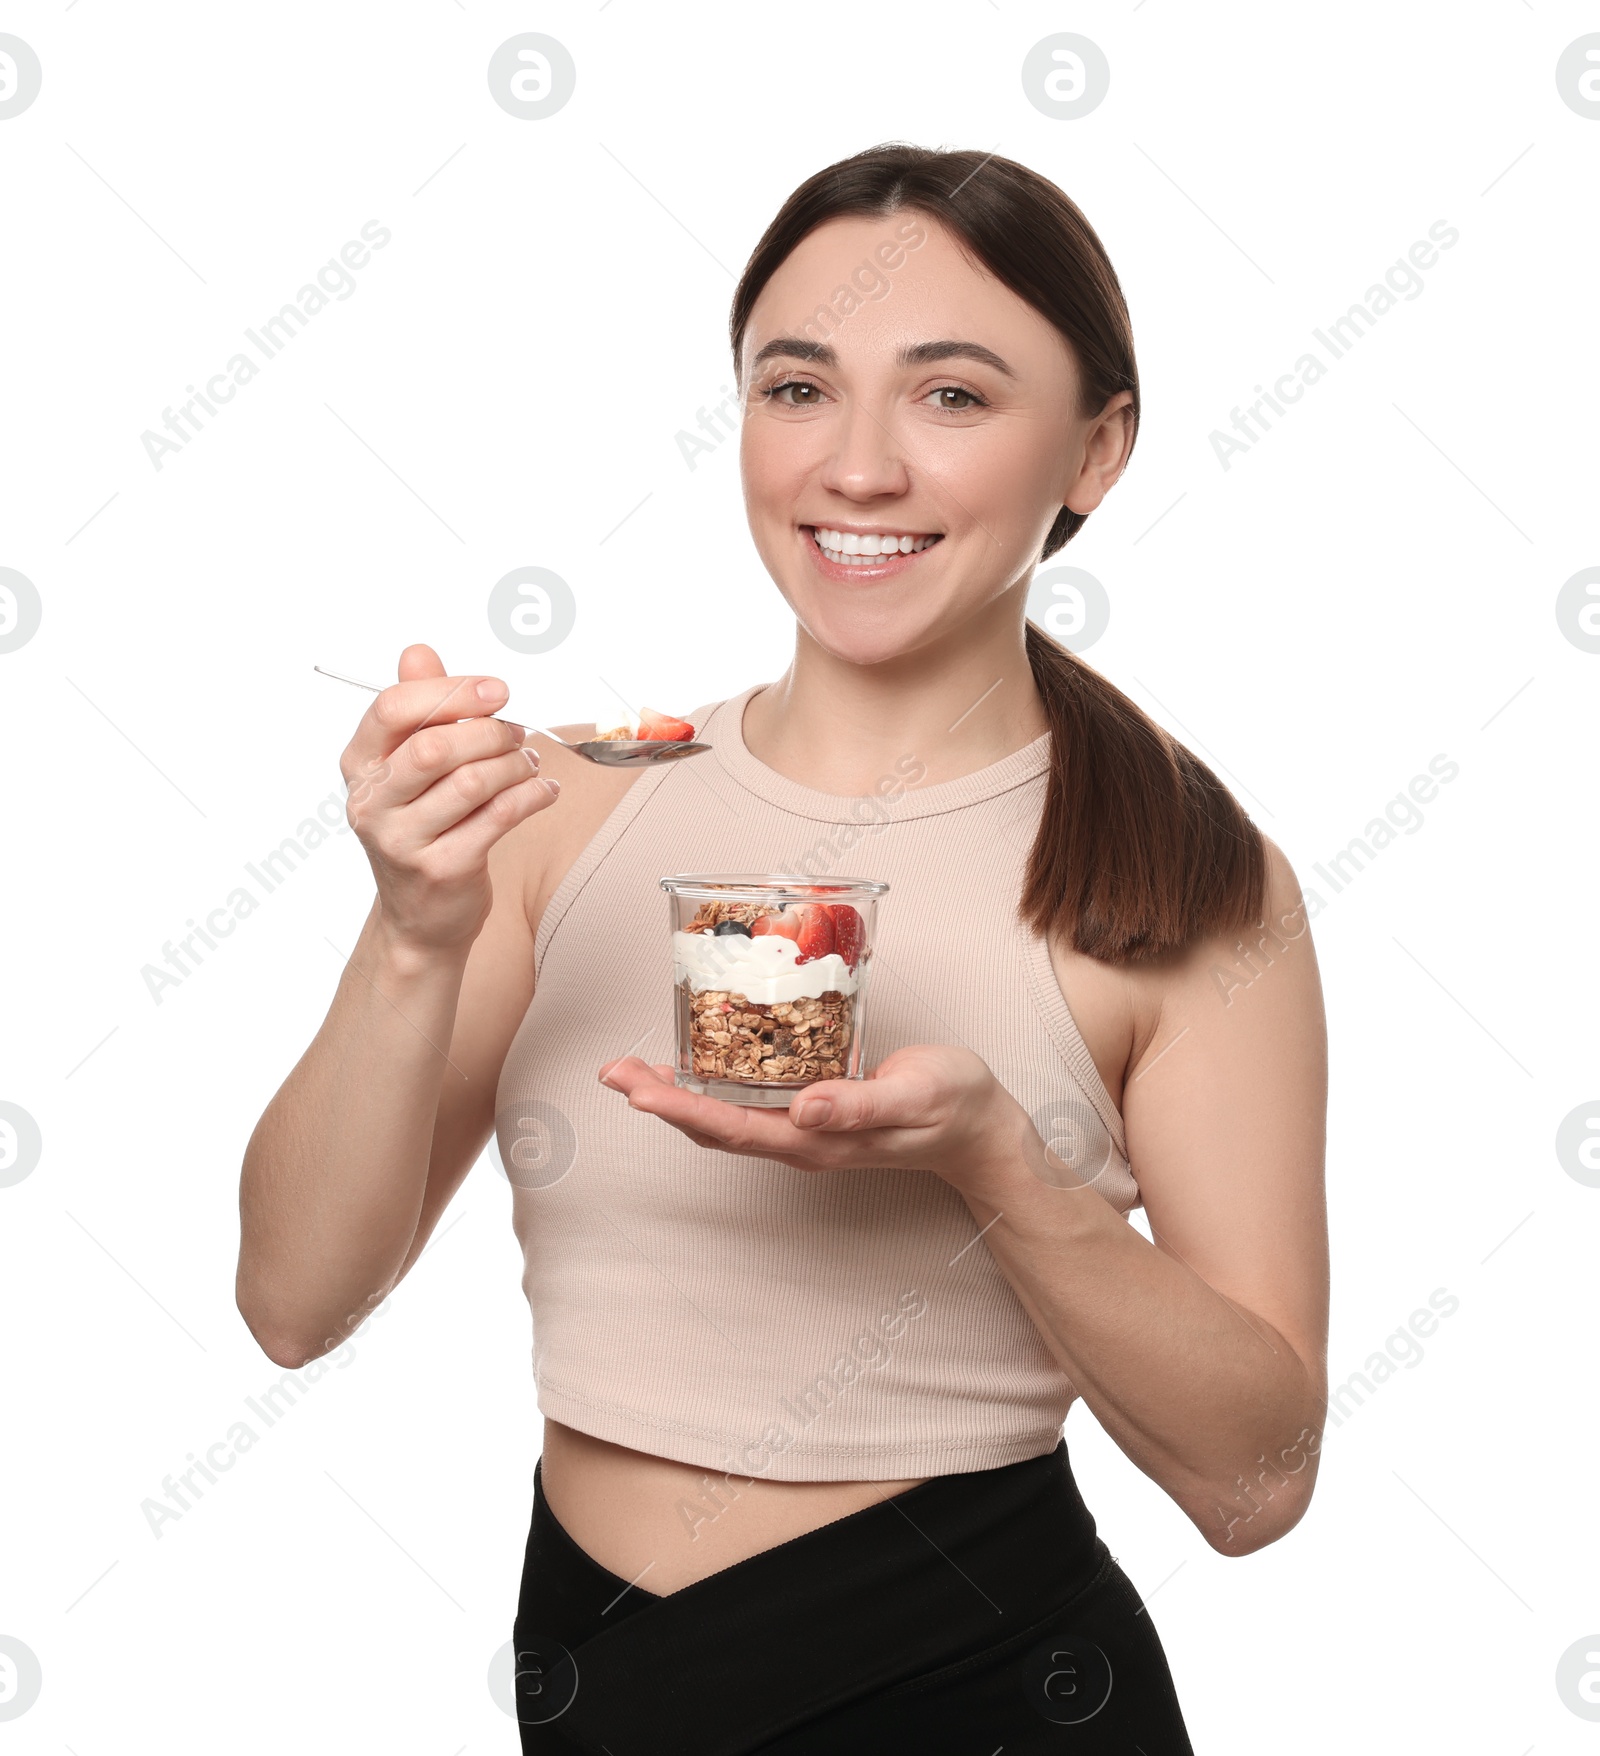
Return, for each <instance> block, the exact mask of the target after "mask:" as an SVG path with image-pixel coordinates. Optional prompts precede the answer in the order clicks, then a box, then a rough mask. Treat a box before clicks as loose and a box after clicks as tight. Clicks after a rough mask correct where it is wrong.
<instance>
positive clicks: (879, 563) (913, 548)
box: [802, 525, 944, 577]
mask: <svg viewBox="0 0 1600 1756" xmlns="http://www.w3.org/2000/svg"><path fill="white" fill-rule="evenodd" d="M802 529H803V530H804V531H805V534H806V536H807V538H808V540H809V546H810V548H811V552H812V556H813V558H814V559H815V560H817V561H818V562H819V563H820V564H821V565H822V570H823V572H825V573H835V574H836V575H844V574H868V575H871V576H874V577H880V576H882V575H885V574H888V573H898V572H900V571H901V570H902V569H903V568H905V567H907V566H909V565H910V564H911V562H912V560H913V559H914V557H916V556H917V555H920V554H922V553H923V552H924V551H925V550H927V549H931V548H932V547H933V546H934V544H935V543H938V542H942V541H943V540H944V533H943V532H942V531H934V532H928V531H897V530H836V529H833V528H831V527H830V526H828V525H805V526H803V527H802Z"/></svg>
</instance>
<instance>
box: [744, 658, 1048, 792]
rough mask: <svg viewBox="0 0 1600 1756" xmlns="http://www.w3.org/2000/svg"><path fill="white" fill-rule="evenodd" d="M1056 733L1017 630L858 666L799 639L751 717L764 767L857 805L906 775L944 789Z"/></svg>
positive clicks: (751, 744)
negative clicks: (910, 759)
mask: <svg viewBox="0 0 1600 1756" xmlns="http://www.w3.org/2000/svg"><path fill="white" fill-rule="evenodd" d="M1048 730H1049V722H1048V721H1047V719H1046V717H1045V712H1044V706H1043V703H1042V702H1041V700H1040V698H1039V691H1038V689H1037V687H1036V686H1035V684H1034V680H1033V670H1032V667H1031V666H1030V665H1029V663H1028V655H1027V649H1026V647H1025V646H1024V645H1023V641H1022V637H1021V631H1020V630H1018V632H1017V635H1016V638H1015V640H1014V642H1013V641H1009V640H1008V641H1007V642H1005V643H1004V644H1002V643H1001V642H1000V641H991V642H987V643H984V644H982V645H980V646H977V647H970V646H969V648H968V650H967V651H965V652H963V653H952V654H950V655H948V656H947V657H943V658H940V659H937V660H932V659H930V658H929V656H928V654H926V653H916V654H911V655H907V656H906V657H905V658H903V659H898V660H894V661H892V662H889V663H885V664H881V665H871V666H864V665H856V664H851V663H849V662H848V661H845V660H841V659H838V658H836V657H835V656H834V655H832V654H831V653H827V652H825V651H823V649H822V648H821V647H820V646H818V645H817V644H816V642H815V641H814V640H812V639H811V638H810V636H809V635H808V634H807V633H806V632H805V630H804V629H803V628H802V629H800V630H799V631H798V634H797V638H796V642H795V655H794V659H793V661H792V662H791V663H790V666H789V668H788V670H787V671H785V672H784V674H783V675H782V676H781V677H780V678H779V679H778V680H777V681H776V682H775V683H772V684H770V685H769V686H768V687H766V688H765V689H761V690H758V691H757V692H756V694H754V695H753V696H752V697H751V698H750V701H749V704H748V706H747V707H746V709H745V715H744V726H743V735H744V741H745V745H746V747H747V748H748V749H749V750H750V753H751V754H752V755H753V756H755V757H756V758H757V760H758V761H761V762H763V763H765V764H766V766H767V767H768V768H771V769H774V770H775V771H776V772H777V773H779V774H781V775H784V776H786V777H787V778H788V779H790V780H794V781H797V782H799V783H800V784H801V785H802V786H808V787H814V788H815V789H816V790H817V791H818V792H823V793H836V794H840V795H842V796H845V797H849V798H859V797H863V796H866V795H868V794H871V793H872V792H873V791H874V790H875V788H876V787H877V785H878V783H879V781H880V779H881V778H882V777H884V776H886V775H889V774H903V773H904V769H903V768H898V769H897V768H896V764H897V763H898V762H900V761H901V759H902V758H903V757H905V756H906V755H908V754H909V755H913V756H915V757H916V758H917V760H918V761H919V762H921V763H922V764H923V765H924V766H925V767H926V770H927V772H926V774H925V775H924V776H923V778H922V780H921V781H920V783H919V784H921V785H924V786H933V785H937V784H938V783H939V782H941V781H947V780H955V779H958V778H959V777H960V776H962V775H965V774H971V773H973V772H974V771H975V770H977V769H980V768H986V767H988V766H989V765H990V764H991V763H994V762H999V761H1000V760H1001V759H1002V758H1003V757H1006V756H1009V755H1010V754H1011V753H1012V752H1013V751H1014V750H1020V749H1021V748H1022V747H1023V746H1024V745H1026V744H1030V743H1032V742H1033V740H1034V739H1035V738H1038V737H1039V736H1041V735H1042V734H1043V733H1044V732H1046V731H1048Z"/></svg>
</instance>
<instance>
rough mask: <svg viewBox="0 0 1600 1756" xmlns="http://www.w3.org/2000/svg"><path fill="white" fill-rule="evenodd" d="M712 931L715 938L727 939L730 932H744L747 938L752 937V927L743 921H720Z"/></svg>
mask: <svg viewBox="0 0 1600 1756" xmlns="http://www.w3.org/2000/svg"><path fill="white" fill-rule="evenodd" d="M711 933H712V937H713V938H715V939H726V938H727V937H728V935H729V934H730V933H743V934H744V936H745V938H746V939H748V938H749V937H750V929H749V928H748V927H747V926H746V925H745V924H744V922H743V921H718V922H717V924H716V926H715V927H713V928H712V929H711Z"/></svg>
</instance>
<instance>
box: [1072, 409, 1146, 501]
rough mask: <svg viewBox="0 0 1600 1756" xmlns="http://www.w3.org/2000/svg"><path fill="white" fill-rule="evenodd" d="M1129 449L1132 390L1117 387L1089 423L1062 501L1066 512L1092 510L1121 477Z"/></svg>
mask: <svg viewBox="0 0 1600 1756" xmlns="http://www.w3.org/2000/svg"><path fill="white" fill-rule="evenodd" d="M1132 449H1133V393H1132V391H1128V390H1119V391H1118V392H1117V393H1116V394H1115V395H1114V396H1113V397H1112V398H1111V400H1110V401H1109V402H1108V403H1107V404H1106V406H1105V407H1104V408H1103V409H1101V411H1100V413H1099V414H1098V415H1096V416H1095V417H1094V419H1093V420H1092V421H1091V422H1090V423H1089V424H1088V427H1087V429H1086V431H1085V433H1084V437H1083V450H1082V453H1081V455H1080V456H1079V458H1078V460H1077V469H1076V470H1075V471H1074V473H1073V475H1072V478H1071V479H1070V481H1069V482H1068V483H1067V487H1066V491H1065V492H1064V493H1063V494H1062V496H1061V503H1062V505H1063V506H1065V507H1066V509H1067V510H1068V511H1069V512H1076V513H1080V514H1088V513H1090V512H1093V511H1094V509H1095V508H1096V507H1097V506H1098V505H1099V504H1100V502H1101V501H1102V500H1104V499H1105V497H1106V495H1107V494H1109V493H1110V491H1111V490H1112V489H1113V488H1114V487H1115V486H1116V485H1117V482H1118V481H1119V480H1120V479H1121V476H1122V472H1123V471H1124V470H1125V469H1126V468H1127V467H1128V454H1129V452H1131V451H1132Z"/></svg>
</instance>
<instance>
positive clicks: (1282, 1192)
mask: <svg viewBox="0 0 1600 1756" xmlns="http://www.w3.org/2000/svg"><path fill="white" fill-rule="evenodd" d="M1268 856H1269V893H1268V903H1267V912H1266V920H1267V923H1268V926H1267V930H1266V931H1264V932H1263V931H1260V930H1257V931H1254V932H1252V933H1251V934H1249V935H1248V936H1247V937H1245V938H1244V939H1243V940H1241V941H1235V940H1233V939H1229V940H1227V941H1221V940H1219V941H1214V942H1211V943H1208V944H1204V945H1201V946H1197V947H1195V948H1194V949H1193V950H1192V951H1191V952H1190V953H1188V954H1186V955H1185V956H1184V958H1183V959H1182V960H1181V962H1179V963H1178V964H1176V965H1175V966H1173V967H1171V968H1168V969H1165V970H1163V971H1161V972H1159V973H1153V974H1152V975H1151V976H1149V977H1139V978H1136V979H1135V993H1136V996H1137V995H1138V994H1139V993H1140V992H1141V991H1142V992H1143V993H1144V994H1145V996H1146V998H1147V1004H1145V1005H1144V1006H1142V1007H1141V1006H1140V1005H1139V1001H1138V999H1137V998H1136V1001H1135V1005H1136V1010H1139V1011H1142V1012H1143V1014H1144V1017H1143V1021H1142V1023H1143V1028H1142V1029H1141V1030H1140V1032H1139V1038H1138V1040H1137V1041H1136V1044H1135V1053H1134V1057H1133V1058H1132V1060H1131V1062H1130V1065H1129V1067H1128V1071H1127V1076H1126V1080H1125V1083H1124V1088H1123V1102H1122V1109H1123V1117H1124V1121H1125V1124H1126V1127H1127V1135H1128V1148H1129V1154H1130V1158H1131V1161H1132V1165H1133V1169H1134V1174H1135V1176H1136V1177H1137V1178H1138V1182H1139V1188H1140V1193H1141V1195H1142V1197H1143V1201H1144V1207H1145V1212H1146V1215H1147V1216H1148V1219H1149V1222H1150V1230H1151V1233H1152V1236H1153V1237H1154V1239H1155V1242H1154V1244H1153V1245H1152V1244H1151V1243H1150V1242H1148V1241H1147V1240H1146V1239H1145V1238H1144V1237H1143V1236H1142V1235H1141V1234H1140V1233H1139V1232H1138V1231H1136V1230H1135V1229H1134V1228H1133V1226H1131V1225H1130V1224H1128V1223H1127V1221H1126V1220H1125V1219H1124V1218H1123V1217H1122V1216H1121V1215H1120V1214H1119V1213H1117V1212H1116V1210H1115V1209H1114V1208H1112V1207H1110V1206H1109V1205H1108V1204H1107V1203H1105V1202H1104V1201H1101V1200H1100V1199H1098V1197H1096V1196H1095V1195H1094V1194H1093V1192H1092V1189H1090V1188H1088V1187H1073V1186H1071V1184H1072V1179H1071V1178H1070V1176H1069V1175H1068V1174H1066V1173H1065V1172H1064V1170H1063V1169H1061V1168H1058V1167H1059V1164H1060V1161H1058V1160H1054V1159H1052V1160H1048V1161H1047V1159H1046V1157H1045V1149H1044V1143H1043V1142H1042V1141H1041V1140H1040V1139H1039V1137H1038V1135H1037V1134H1036V1133H1035V1132H1034V1131H1033V1130H1032V1128H1031V1126H1024V1127H1023V1128H1021V1129H1020V1130H1019V1129H1018V1128H1017V1127H1016V1126H1015V1120H1016V1119H1015V1118H1013V1127H1012V1130H1011V1146H1010V1148H1009V1150H1007V1151H1003V1152H1002V1153H1000V1154H999V1155H994V1156H991V1157H990V1158H989V1159H988V1161H987V1162H986V1163H985V1164H984V1165H983V1166H982V1167H980V1168H979V1169H978V1170H977V1172H976V1174H973V1175H962V1174H960V1173H951V1174H950V1180H951V1181H952V1182H954V1183H955V1185H956V1187H957V1188H959V1189H960V1190H961V1192H962V1194H963V1195H964V1197H965V1198H966V1200H967V1202H968V1205H969V1206H970V1207H971V1208H972V1210H973V1213H974V1215H975V1216H976V1218H977V1219H978V1221H979V1223H980V1224H981V1225H985V1226H987V1227H988V1230H986V1231H985V1232H984V1234H983V1236H984V1242H985V1243H986V1244H987V1245H988V1247H989V1251H990V1253H991V1255H992V1256H993V1257H994V1259H995V1261H996V1262H997V1263H998V1264H999V1266H1000V1268H1001V1270H1002V1271H1003V1272H1004V1273H1005V1275H1006V1277H1007V1279H1008V1280H1009V1281H1010V1282H1011V1284H1012V1286H1013V1287H1014V1288H1015V1290H1016V1292H1017V1296H1018V1297H1019V1298H1020V1299H1021V1301H1022V1303H1023V1305H1024V1306H1025V1307H1026V1308H1027V1311H1028V1313H1029V1315H1030V1316H1031V1317H1032V1319H1033V1321H1034V1323H1035V1324H1036V1325H1037V1326H1038V1329H1039V1332H1040V1334H1041V1335H1042V1336H1043V1337H1044V1340H1045V1342H1046V1344H1047V1345H1048V1347H1049V1348H1050V1351H1051V1352H1052V1353H1053V1354H1054V1355H1055V1357H1056V1359H1057V1360H1058V1361H1059V1362H1060V1365H1061V1369H1062V1370H1063V1371H1064V1372H1065V1373H1066V1375H1067V1377H1068V1378H1069V1379H1070V1380H1071V1381H1072V1383H1073V1385H1074V1386H1075V1387H1076V1388H1077V1390H1078V1391H1079V1393H1080V1394H1081V1395H1082V1397H1083V1399H1084V1401H1085V1402H1086V1403H1087V1404H1088V1406H1089V1407H1090V1408H1091V1409H1092V1410H1093V1411H1094V1414H1095V1417H1096V1419H1097V1420H1098V1421H1099V1422H1100V1423H1101V1425H1102V1426H1104V1427H1105V1429H1106V1430H1107V1432H1109V1433H1110V1434H1111V1436H1112V1438H1113V1439H1115V1440H1116V1442H1117V1444H1118V1445H1119V1446H1120V1448H1121V1449H1122V1450H1123V1451H1124V1452H1126V1453H1127V1455H1128V1456H1129V1457H1130V1458H1132V1460H1133V1461H1134V1462H1135V1463H1136V1464H1137V1465H1138V1466H1139V1468H1140V1469H1142V1470H1143V1471H1144V1472H1145V1474H1146V1475H1148V1476H1150V1477H1151V1478H1152V1479H1153V1480H1155V1481H1157V1482H1159V1483H1160V1485H1161V1486H1162V1487H1163V1488H1164V1489H1166V1491H1167V1492H1168V1494H1170V1495H1171V1496H1172V1498H1173V1499H1174V1500H1175V1501H1176V1502H1177V1503H1178V1505H1180V1506H1181V1507H1182V1508H1183V1510H1184V1511H1185V1512H1186V1513H1187V1514H1188V1515H1189V1517H1190V1518H1191V1519H1192V1520H1193V1521H1194V1523H1195V1525H1196V1526H1197V1527H1198V1528H1199V1530H1200V1532H1201V1534H1202V1535H1203V1536H1204V1537H1205V1538H1206V1540H1207V1542H1209V1543H1210V1544H1211V1545H1212V1547H1213V1548H1215V1549H1216V1550H1217V1551H1218V1553H1219V1554H1224V1555H1243V1554H1248V1553H1250V1552H1251V1551H1252V1550H1253V1549H1258V1548H1260V1547H1262V1546H1263V1545H1264V1544H1266V1543H1269V1542H1272V1541H1274V1540H1275V1539H1276V1538H1277V1537H1280V1536H1282V1535H1283V1534H1284V1532H1285V1531H1287V1530H1288V1529H1290V1528H1291V1527H1292V1526H1293V1525H1294V1523H1295V1522H1296V1521H1297V1520H1298V1519H1299V1517H1300V1516H1301V1514H1302V1513H1303V1512H1304V1511H1305V1508H1306V1504H1307V1502H1308V1500H1309V1498H1310V1494H1311V1488H1312V1484H1313V1482H1314V1480H1315V1478H1316V1471H1317V1454H1318V1448H1319V1446H1320V1443H1321V1436H1322V1429H1323V1417H1324V1412H1325V1410H1326V1407H1327V1327H1328V1242H1327V1219H1326V1207H1325V1197H1324V1188H1323V1150H1324V1140H1325V1118H1326V1106H1327V1041H1326V1031H1325V1025H1324V1017H1323V1006H1322V990H1321V983H1320V980H1319V977H1318V973H1317V963H1316V955H1315V953H1314V951H1313V949H1312V945H1311V936H1310V932H1309V930H1308V927H1307V924H1306V917H1305V913H1304V907H1303V903H1302V899H1301V894H1300V887H1299V885H1298V883H1297V882H1296V880H1295V877H1294V873H1293V872H1292V870H1291V869H1290V867H1289V864H1288V862H1287V861H1286V860H1285V859H1284V857H1283V855H1282V854H1281V853H1280V852H1279V850H1278V849H1277V848H1276V847H1274V846H1272V844H1271V843H1269V844H1268ZM1063 1185H1067V1186H1063ZM991 1222H992V1223H991Z"/></svg>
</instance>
